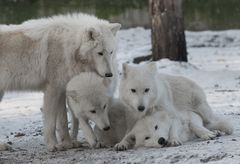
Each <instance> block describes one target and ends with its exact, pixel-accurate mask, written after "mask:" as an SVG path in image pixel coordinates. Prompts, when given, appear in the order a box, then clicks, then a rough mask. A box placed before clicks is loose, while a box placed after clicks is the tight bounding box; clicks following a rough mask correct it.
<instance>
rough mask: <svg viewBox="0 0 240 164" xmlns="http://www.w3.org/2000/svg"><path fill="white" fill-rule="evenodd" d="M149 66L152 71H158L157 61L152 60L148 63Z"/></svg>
mask: <svg viewBox="0 0 240 164" xmlns="http://www.w3.org/2000/svg"><path fill="white" fill-rule="evenodd" d="M148 68H149V70H150V71H151V72H152V73H156V72H157V66H156V63H154V62H151V63H149V64H148Z"/></svg>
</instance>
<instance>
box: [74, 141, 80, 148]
mask: <svg viewBox="0 0 240 164" xmlns="http://www.w3.org/2000/svg"><path fill="white" fill-rule="evenodd" d="M72 144H73V148H79V147H81V146H82V144H81V142H79V141H77V140H73V141H72Z"/></svg>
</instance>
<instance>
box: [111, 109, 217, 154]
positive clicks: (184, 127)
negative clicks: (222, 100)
mask: <svg viewBox="0 0 240 164" xmlns="http://www.w3.org/2000/svg"><path fill="white" fill-rule="evenodd" d="M179 116H180V117H178V118H177V117H172V116H171V114H169V113H168V112H167V111H165V110H162V111H159V110H157V111H153V112H152V113H151V114H147V115H146V116H144V117H143V118H141V119H139V120H138V121H137V122H136V124H135V125H134V126H133V128H132V130H131V131H130V132H129V133H128V134H127V135H126V136H125V137H124V138H123V139H122V141H121V142H120V143H119V144H117V145H115V148H116V149H117V150H126V149H128V148H130V147H132V146H133V147H135V148H138V147H164V146H167V145H169V140H170V139H171V136H169V134H170V133H171V129H172V128H173V127H174V128H175V130H176V132H175V133H176V135H177V137H178V138H179V141H180V142H181V143H183V142H186V141H189V140H192V139H194V138H196V137H198V138H201V139H203V140H208V139H213V138H215V137H216V136H217V135H218V134H219V132H218V131H214V132H213V131H210V130H208V129H207V128H205V127H204V125H203V121H202V118H201V117H200V116H199V115H198V114H196V113H194V112H191V111H182V112H181V113H179ZM175 123H176V124H175ZM174 124H175V125H174ZM113 128H119V127H113Z"/></svg>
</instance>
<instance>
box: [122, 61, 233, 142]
mask: <svg viewBox="0 0 240 164" xmlns="http://www.w3.org/2000/svg"><path fill="white" fill-rule="evenodd" d="M119 94H120V99H121V100H122V101H123V102H124V103H125V104H126V105H127V106H128V108H127V109H129V110H132V111H134V113H135V115H136V116H135V118H136V119H135V121H137V120H138V118H139V119H140V118H142V117H143V116H145V115H146V114H147V113H148V112H149V110H150V109H152V108H156V109H162V110H165V111H168V113H170V114H171V115H172V116H174V117H178V116H177V113H178V112H184V111H192V112H195V113H197V114H199V115H200V116H201V118H202V119H203V123H204V125H205V126H206V127H207V128H208V129H209V130H219V131H222V132H225V133H226V134H231V133H232V132H233V128H232V126H231V125H230V124H229V123H228V122H227V121H225V120H223V119H221V118H218V117H217V116H216V115H214V114H213V112H212V110H211V108H210V106H209V105H208V103H207V100H206V96H205V94H204V92H203V90H202V89H201V88H200V87H199V86H198V85H197V84H196V83H194V82H193V81H191V80H189V79H186V78H184V77H179V76H170V75H166V74H160V73H157V68H156V65H155V63H151V64H145V65H140V66H130V65H127V64H124V65H123V77H122V78H121V81H120V88H119ZM169 142H170V143H171V144H172V145H178V144H180V143H181V141H180V139H179V138H178V136H177V134H176V131H175V130H174V128H171V131H170V139H169ZM119 146H123V145H119Z"/></svg>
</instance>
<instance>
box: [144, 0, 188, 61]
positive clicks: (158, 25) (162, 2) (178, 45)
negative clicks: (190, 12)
mask: <svg viewBox="0 0 240 164" xmlns="http://www.w3.org/2000/svg"><path fill="white" fill-rule="evenodd" d="M149 8H150V15H151V19H152V54H153V60H154V61H156V60H159V59H162V58H169V59H170V60H175V61H185V62H187V50H186V41H185V34H184V20H183V12H182V0H149Z"/></svg>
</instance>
